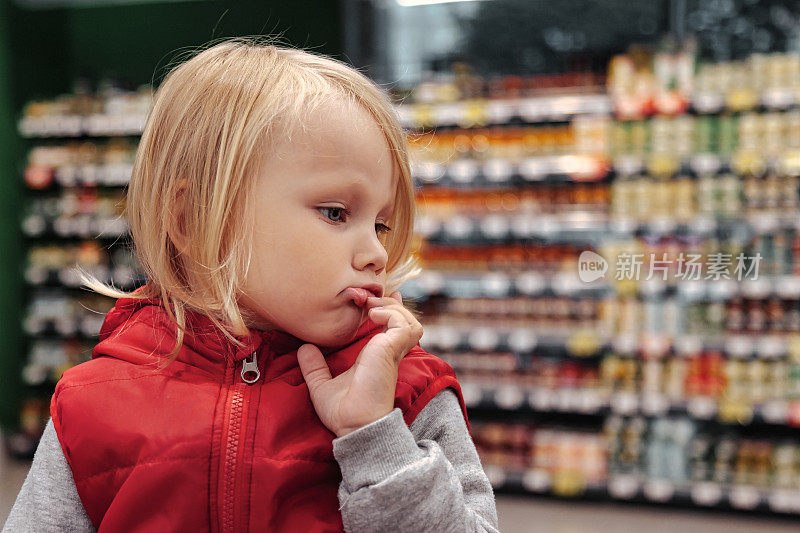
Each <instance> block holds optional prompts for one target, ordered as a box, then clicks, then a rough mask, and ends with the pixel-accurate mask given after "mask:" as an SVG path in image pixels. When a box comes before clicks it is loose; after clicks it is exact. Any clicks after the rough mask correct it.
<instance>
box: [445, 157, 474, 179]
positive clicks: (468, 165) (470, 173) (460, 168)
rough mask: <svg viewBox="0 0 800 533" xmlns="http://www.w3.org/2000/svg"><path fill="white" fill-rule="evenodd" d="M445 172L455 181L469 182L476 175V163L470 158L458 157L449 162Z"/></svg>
mask: <svg viewBox="0 0 800 533" xmlns="http://www.w3.org/2000/svg"><path fill="white" fill-rule="evenodd" d="M447 171H448V172H447V173H448V175H449V176H450V179H452V180H453V181H454V182H456V183H471V182H473V181H475V177H476V176H477V175H478V165H477V163H476V162H475V161H474V160H472V159H459V160H456V161H453V162H452V163H450V166H448V167H447Z"/></svg>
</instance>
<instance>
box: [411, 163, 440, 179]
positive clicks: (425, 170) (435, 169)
mask: <svg viewBox="0 0 800 533" xmlns="http://www.w3.org/2000/svg"><path fill="white" fill-rule="evenodd" d="M413 169H414V170H413V174H414V177H417V178H419V179H420V180H422V181H424V182H426V183H435V182H437V181H439V180H441V179H442V177H443V176H444V172H445V166H444V165H442V164H439V163H434V162H432V161H418V162H415V163H414V164H413Z"/></svg>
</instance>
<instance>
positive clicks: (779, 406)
mask: <svg viewBox="0 0 800 533" xmlns="http://www.w3.org/2000/svg"><path fill="white" fill-rule="evenodd" d="M788 412H789V406H788V404H787V403H786V402H785V401H782V400H772V401H768V402H766V403H764V404H763V405H762V406H761V416H762V417H763V418H764V420H766V421H767V422H769V423H771V424H785V423H786V418H787V416H788Z"/></svg>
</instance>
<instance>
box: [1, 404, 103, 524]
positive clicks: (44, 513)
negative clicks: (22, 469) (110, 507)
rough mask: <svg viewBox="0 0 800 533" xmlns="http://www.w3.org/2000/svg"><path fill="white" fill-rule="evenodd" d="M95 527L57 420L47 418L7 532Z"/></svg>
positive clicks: (10, 517) (9, 516)
mask: <svg viewBox="0 0 800 533" xmlns="http://www.w3.org/2000/svg"><path fill="white" fill-rule="evenodd" d="M62 531H63V532H70V533H73V532H74V533H83V532H88V531H95V528H94V526H93V525H92V521H91V520H89V515H87V514H86V509H84V507H83V504H82V503H81V500H80V498H79V497H78V489H77V488H75V481H74V480H73V479H72V469H70V467H69V463H67V459H66V457H64V452H63V450H62V449H61V444H60V443H59V442H58V435H56V430H55V427H54V426H53V420H52V419H51V420H50V421H48V422H47V425H46V426H45V429H44V433H43V434H42V438H41V439H40V440H39V445H38V446H37V447H36V453H34V456H33V463H31V469H30V470H29V471H28V476H27V477H26V478H25V481H24V482H23V484H22V488H21V489H20V491H19V495H17V500H16V501H15V502H14V507H12V508H11V513H10V514H9V515H8V519H7V520H6V524H5V526H3V533H20V532H32V533H33V532H36V533H39V532H45V533H50V532H53V533H55V532H62Z"/></svg>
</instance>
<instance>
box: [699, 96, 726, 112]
mask: <svg viewBox="0 0 800 533" xmlns="http://www.w3.org/2000/svg"><path fill="white" fill-rule="evenodd" d="M692 105H693V106H694V108H695V109H696V110H697V111H699V112H700V113H717V112H719V111H721V110H722V108H723V107H725V98H723V96H722V94H720V93H709V92H705V93H695V94H694V95H692Z"/></svg>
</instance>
